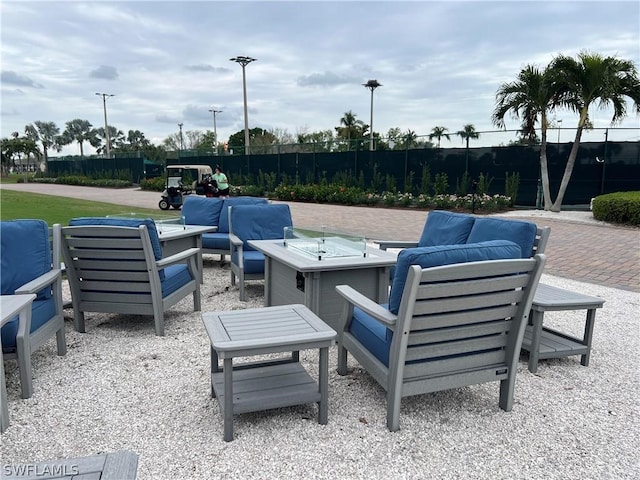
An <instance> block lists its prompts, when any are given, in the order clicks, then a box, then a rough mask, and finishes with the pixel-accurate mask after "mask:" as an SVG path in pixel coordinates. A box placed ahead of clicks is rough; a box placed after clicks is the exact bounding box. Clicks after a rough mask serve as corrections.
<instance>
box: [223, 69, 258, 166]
mask: <svg viewBox="0 0 640 480" xmlns="http://www.w3.org/2000/svg"><path fill="white" fill-rule="evenodd" d="M229 60H230V61H232V62H236V63H239V64H240V65H241V66H242V94H243V96H244V154H245V155H249V118H248V117H247V77H246V75H245V71H244V67H246V66H247V65H249V64H250V63H251V62H255V61H256V60H257V59H255V58H251V57H233V58H230V59H229Z"/></svg>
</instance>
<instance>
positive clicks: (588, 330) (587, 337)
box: [580, 308, 596, 367]
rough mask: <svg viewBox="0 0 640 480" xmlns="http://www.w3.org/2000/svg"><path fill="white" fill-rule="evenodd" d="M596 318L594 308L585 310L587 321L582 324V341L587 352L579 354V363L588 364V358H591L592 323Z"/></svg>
mask: <svg viewBox="0 0 640 480" xmlns="http://www.w3.org/2000/svg"><path fill="white" fill-rule="evenodd" d="M595 320H596V309H595V308H590V309H589V310H587V321H586V323H585V325H584V339H583V343H584V344H585V345H586V346H587V353H585V354H583V355H581V356H580V365H583V366H585V367H588V366H589V358H591V341H592V339H593V324H594V323H595Z"/></svg>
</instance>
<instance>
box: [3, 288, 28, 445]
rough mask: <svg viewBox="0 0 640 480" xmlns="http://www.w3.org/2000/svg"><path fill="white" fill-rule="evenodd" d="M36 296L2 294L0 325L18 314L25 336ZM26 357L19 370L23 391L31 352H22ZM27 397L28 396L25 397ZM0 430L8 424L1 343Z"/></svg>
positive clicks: (20, 328)
mask: <svg viewBox="0 0 640 480" xmlns="http://www.w3.org/2000/svg"><path fill="white" fill-rule="evenodd" d="M34 298H36V296H35V294H33V293H28V294H22V295H2V296H0V312H1V313H2V315H1V321H0V328H2V325H4V324H5V323H7V322H8V321H9V320H11V319H12V318H13V317H15V316H16V315H19V319H18V322H19V323H18V332H23V334H25V335H26V336H27V337H28V336H29V330H30V328H31V304H32V303H33V299H34ZM24 354H25V356H26V358H27V360H28V361H27V362H26V363H27V368H26V369H25V371H24V372H23V371H22V369H21V370H20V382H21V384H22V389H23V391H24V390H25V389H26V391H27V392H28V391H29V387H28V386H30V385H31V368H30V367H31V352H24ZM29 396H31V394H29ZM25 398H28V397H25ZM0 403H2V405H0V431H2V432H4V431H5V430H6V429H7V427H8V426H9V407H8V405H7V386H6V384H5V379H4V359H3V358H2V345H1V344H0Z"/></svg>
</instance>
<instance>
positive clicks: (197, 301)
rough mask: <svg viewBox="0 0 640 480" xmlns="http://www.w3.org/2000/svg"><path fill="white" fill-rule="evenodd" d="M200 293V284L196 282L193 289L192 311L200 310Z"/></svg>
mask: <svg viewBox="0 0 640 480" xmlns="http://www.w3.org/2000/svg"><path fill="white" fill-rule="evenodd" d="M201 298H202V295H201V293H200V284H199V283H196V289H195V290H194V291H193V311H194V312H199V311H200V310H202V302H201Z"/></svg>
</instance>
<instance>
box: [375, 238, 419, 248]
mask: <svg viewBox="0 0 640 480" xmlns="http://www.w3.org/2000/svg"><path fill="white" fill-rule="evenodd" d="M373 243H375V244H376V245H378V246H379V248H380V250H386V249H387V248H413V247H417V246H418V242H415V241H410V240H374V241H373Z"/></svg>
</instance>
